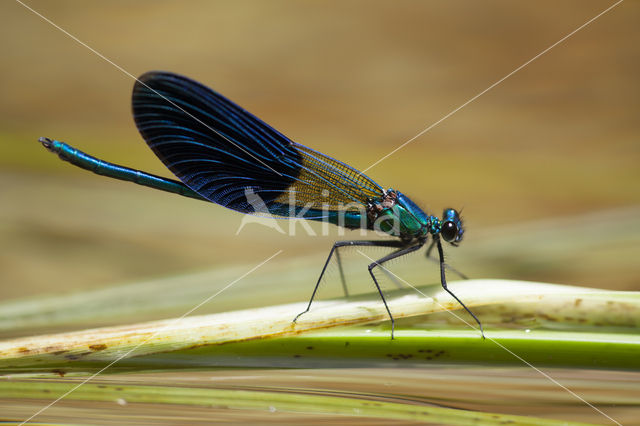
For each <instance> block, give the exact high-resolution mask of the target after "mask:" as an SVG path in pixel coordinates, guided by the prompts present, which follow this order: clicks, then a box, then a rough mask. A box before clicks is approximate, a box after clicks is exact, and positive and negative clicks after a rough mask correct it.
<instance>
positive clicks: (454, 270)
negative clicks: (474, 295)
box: [426, 240, 469, 280]
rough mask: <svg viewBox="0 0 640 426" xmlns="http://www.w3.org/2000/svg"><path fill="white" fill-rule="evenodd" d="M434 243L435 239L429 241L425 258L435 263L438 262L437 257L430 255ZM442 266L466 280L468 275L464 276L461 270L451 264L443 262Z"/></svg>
mask: <svg viewBox="0 0 640 426" xmlns="http://www.w3.org/2000/svg"><path fill="white" fill-rule="evenodd" d="M435 245H436V240H433V241H431V244H430V245H429V248H428V249H427V252H426V255H427V259H428V260H430V261H432V262H436V263H440V262H439V261H438V259H436V258H435V257H432V256H431V251H432V250H433V247H435ZM444 267H445V268H446V269H448V270H449V271H451V272H453V273H454V274H456V275H457V276H459V277H460V278H462V279H463V280H468V279H469V277H468V276H466V275H465V274H463V273H462V272H460V271H458V270H457V269H456V268H454V267H453V266H450V265H447V264H446V263H445V265H444Z"/></svg>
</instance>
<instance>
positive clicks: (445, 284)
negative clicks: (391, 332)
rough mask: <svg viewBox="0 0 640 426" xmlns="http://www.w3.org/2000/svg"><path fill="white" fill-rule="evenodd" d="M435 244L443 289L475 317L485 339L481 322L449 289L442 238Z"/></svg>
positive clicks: (435, 240) (436, 239)
mask: <svg viewBox="0 0 640 426" xmlns="http://www.w3.org/2000/svg"><path fill="white" fill-rule="evenodd" d="M434 243H435V244H436V246H437V247H438V254H439V255H440V283H441V284H442V288H444V289H445V291H446V292H447V293H449V294H450V295H451V296H452V297H453V298H454V299H456V300H457V301H458V303H459V304H460V305H461V306H462V307H463V308H464V309H465V310H466V311H467V312H469V315H471V316H472V317H473V319H474V320H476V322H477V323H478V325H479V326H480V334H482V338H483V339H484V330H483V329H482V323H481V322H480V320H479V319H478V318H477V317H476V316H475V315H474V314H473V312H471V311H470V310H469V308H467V307H466V306H465V304H464V303H462V300H460V299H458V296H456V295H455V294H453V292H452V291H451V290H449V288H448V287H447V279H446V278H445V274H444V270H445V268H446V265H445V263H444V251H443V250H442V243H441V242H440V237H439V236H436V237H434Z"/></svg>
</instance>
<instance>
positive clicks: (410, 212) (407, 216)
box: [367, 189, 440, 240]
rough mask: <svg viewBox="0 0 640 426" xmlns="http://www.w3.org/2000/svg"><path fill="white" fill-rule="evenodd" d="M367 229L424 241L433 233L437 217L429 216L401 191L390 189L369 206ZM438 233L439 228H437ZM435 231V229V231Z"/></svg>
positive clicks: (371, 201)
mask: <svg viewBox="0 0 640 426" xmlns="http://www.w3.org/2000/svg"><path fill="white" fill-rule="evenodd" d="M367 220H368V223H367V228H369V229H374V230H377V231H381V232H384V233H385V234H389V235H392V236H394V237H400V238H402V239H403V240H424V239H426V237H427V235H428V234H430V233H432V229H434V226H433V225H434V223H435V224H437V225H439V222H440V221H439V220H438V219H437V218H436V217H433V216H430V215H427V214H426V213H425V212H424V211H422V209H421V208H420V207H418V206H417V205H416V204H415V203H414V202H413V201H411V200H410V199H409V198H408V197H407V196H405V195H404V194H402V193H401V192H399V191H395V190H393V189H389V190H387V191H385V193H384V194H383V196H382V198H381V199H379V200H370V202H369V204H368V205H367ZM436 229H437V231H436V233H437V232H439V226H436ZM434 230H435V229H434Z"/></svg>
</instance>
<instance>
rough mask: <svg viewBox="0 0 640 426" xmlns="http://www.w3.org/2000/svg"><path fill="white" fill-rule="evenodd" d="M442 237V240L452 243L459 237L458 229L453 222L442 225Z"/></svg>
mask: <svg viewBox="0 0 640 426" xmlns="http://www.w3.org/2000/svg"><path fill="white" fill-rule="evenodd" d="M440 235H442V239H444V240H445V241H446V242H448V243H450V242H451V241H454V240H455V239H456V236H457V235H458V227H457V226H456V224H455V223H453V222H445V223H443V224H442V229H441V230H440Z"/></svg>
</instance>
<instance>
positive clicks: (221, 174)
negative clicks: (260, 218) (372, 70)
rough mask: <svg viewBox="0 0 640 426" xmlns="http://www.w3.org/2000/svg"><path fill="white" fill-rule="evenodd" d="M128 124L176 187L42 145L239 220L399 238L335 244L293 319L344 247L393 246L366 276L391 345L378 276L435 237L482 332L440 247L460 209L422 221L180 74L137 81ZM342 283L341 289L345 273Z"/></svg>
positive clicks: (458, 224)
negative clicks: (248, 217) (288, 221)
mask: <svg viewBox="0 0 640 426" xmlns="http://www.w3.org/2000/svg"><path fill="white" fill-rule="evenodd" d="M133 117H134V120H135V122H136V125H137V127H138V130H139V131H140V133H141V134H142V137H143V138H144V139H145V141H146V142H147V144H148V145H149V147H150V148H151V149H152V150H153V152H155V154H156V155H157V156H158V157H159V158H160V160H162V162H163V163H164V164H165V165H166V166H167V167H168V168H169V170H171V171H172V172H173V173H174V174H175V175H176V176H177V177H178V179H180V180H179V181H178V180H173V179H167V178H164V177H160V176H156V175H152V174H149V173H146V172H143V171H140V170H135V169H130V168H128V167H123V166H119V165H116V164H112V163H108V162H106V161H103V160H100V159H98V158H95V157H92V156H90V155H88V154H85V153H84V152H82V151H79V150H77V149H75V148H73V147H71V146H70V145H67V144H66V143H63V142H59V141H56V140H52V139H49V138H40V142H42V144H43V145H44V146H45V147H46V148H47V149H49V150H50V151H52V152H55V153H57V154H58V155H59V157H60V158H61V159H63V160H65V161H68V162H70V163H72V164H74V165H76V166H78V167H81V168H83V169H86V170H90V171H92V172H94V173H97V174H100V175H104V176H108V177H111V178H115V179H121V180H126V181H130V182H135V183H137V184H140V185H144V186H148V187H151V188H155V189H160V190H163V191H168V192H173V193H176V194H180V195H183V196H185V197H191V198H196V199H199V200H203V201H209V202H213V203H216V204H220V205H221V206H224V207H227V208H230V209H232V210H236V211H239V212H241V213H246V214H255V213H268V214H270V215H274V216H277V217H284V218H291V217H302V218H304V219H309V220H315V221H326V222H329V223H333V224H336V225H339V226H343V227H346V228H350V229H357V228H366V229H375V230H377V231H381V232H383V233H385V234H388V235H391V236H393V237H397V239H394V240H377V241H361V240H353V241H339V242H336V243H335V244H334V245H333V247H332V248H331V251H330V252H329V256H328V257H327V260H326V262H325V264H324V266H323V268H322V271H321V273H320V277H319V278H318V281H317V283H316V286H315V287H314V289H313V293H312V295H311V299H310V300H309V304H308V306H307V309H306V310H305V311H304V312H302V313H300V314H298V316H296V317H295V318H294V320H293V321H294V322H295V321H296V320H297V319H298V317H299V316H300V315H302V314H304V313H306V312H308V311H309V309H310V308H311V303H312V302H313V299H314V297H315V295H316V292H317V290H318V286H319V285H320V282H321V280H322V277H323V275H324V273H325V271H326V269H327V265H328V264H329V261H330V260H331V258H332V256H333V254H334V253H336V254H337V253H338V250H339V249H340V248H341V247H345V246H378V247H390V248H394V249H395V250H394V251H393V252H392V253H390V254H388V255H387V256H384V257H382V258H381V259H378V260H377V261H375V262H373V263H371V264H370V265H369V268H368V269H369V274H370V275H371V278H372V279H373V282H374V284H375V286H376V289H377V290H378V293H379V294H380V298H381V299H382V302H383V303H384V306H385V308H386V310H387V313H388V314H389V318H390V319H391V338H393V331H394V327H395V321H394V319H393V315H392V314H391V311H390V310H389V306H388V305H387V301H386V299H385V297H384V294H383V292H382V289H381V288H380V285H379V283H378V280H377V279H376V277H375V275H374V269H375V268H377V267H379V266H380V265H382V264H384V263H385V262H388V261H390V260H391V259H395V258H398V257H400V256H404V255H406V254H408V253H411V252H414V251H416V250H418V249H420V248H421V247H423V246H424V245H425V243H426V242H427V240H428V238H429V236H431V241H432V242H431V244H430V246H429V248H428V249H427V256H429V255H430V253H431V251H432V249H433V248H434V247H435V248H437V251H438V256H439V264H440V282H441V284H442V287H443V288H444V289H445V290H446V291H447V292H448V293H449V294H450V295H451V296H453V298H455V300H457V301H458V303H460V305H461V306H462V307H463V308H464V309H465V310H466V311H467V312H468V313H469V314H471V316H472V317H473V318H474V319H475V320H476V322H477V323H478V325H479V326H480V331H481V332H482V324H481V323H480V321H479V320H478V318H476V316H475V315H474V314H473V313H472V312H471V311H470V310H469V309H468V308H467V307H466V306H465V305H464V303H462V301H461V300H460V299H458V297H456V295H455V294H453V293H452V292H451V290H450V289H449V288H447V281H446V277H445V269H446V268H447V266H446V264H445V262H444V253H443V249H442V242H441V241H442V240H444V241H446V242H448V243H450V244H451V245H453V246H457V245H458V244H459V243H460V241H462V236H463V233H464V229H463V225H462V219H461V218H460V215H459V214H458V212H457V211H456V210H454V209H451V208H448V209H445V210H444V212H443V217H442V219H440V218H438V217H436V216H432V215H428V214H426V213H425V212H424V211H422V210H421V209H420V208H419V207H418V206H417V205H416V204H415V203H414V202H413V201H411V200H410V199H409V198H408V197H407V196H406V195H404V194H402V193H401V192H400V191H397V190H394V189H384V188H383V187H381V186H380V185H378V184H377V183H376V182H374V181H373V180H371V179H370V178H369V177H367V176H365V175H364V174H363V173H361V172H359V171H358V170H356V169H354V168H353V167H350V166H348V165H346V164H344V163H342V162H340V161H337V160H335V159H333V158H331V157H328V156H326V155H324V154H322V153H320V152H317V151H314V150H313V149H310V148H307V147H306V146H304V145H300V144H298V143H296V142H293V141H291V140H290V139H289V138H287V137H286V136H284V135H283V134H282V133H280V132H278V131H277V130H275V129H274V128H272V127H271V126H269V125H268V124H266V123H264V122H263V121H262V120H260V119H259V118H257V117H255V116H254V115H252V114H251V113H249V112H247V111H245V110H244V109H242V108H240V107H239V106H238V105H236V104H235V103H233V102H231V101H230V100H228V99H226V98H225V97H223V96H221V95H219V94H218V93H216V92H214V91H213V90H211V89H209V88H208V87H205V86H203V85H202V84H200V83H198V82H196V81H193V80H191V79H188V78H186V77H183V76H180V75H176V74H173V73H168V72H149V73H146V74H144V75H143V76H141V77H140V78H139V79H138V80H137V81H136V83H135V86H134V89H133ZM249 195H250V196H249ZM255 197H259V199H260V203H259V205H260V206H263V207H264V211H257V209H256V207H255V206H256V204H255V203H252V202H250V201H251V200H250V198H255ZM338 260H339V255H338ZM339 264H340V262H339ZM340 268H342V266H341V264H340ZM341 277H342V279H343V284H344V275H343V274H342V270H341ZM345 288H346V287H345ZM483 337H484V335H483Z"/></svg>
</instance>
